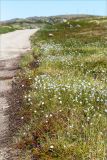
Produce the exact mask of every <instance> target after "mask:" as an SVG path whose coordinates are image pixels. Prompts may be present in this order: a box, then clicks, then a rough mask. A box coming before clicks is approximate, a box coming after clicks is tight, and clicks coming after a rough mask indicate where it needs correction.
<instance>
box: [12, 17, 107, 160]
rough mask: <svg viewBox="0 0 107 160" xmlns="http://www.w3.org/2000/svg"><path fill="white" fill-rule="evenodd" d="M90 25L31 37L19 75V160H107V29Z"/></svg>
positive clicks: (53, 28) (50, 28) (45, 30)
mask: <svg viewBox="0 0 107 160" xmlns="http://www.w3.org/2000/svg"><path fill="white" fill-rule="evenodd" d="M91 21H92V19H89V20H78V21H77V20H72V21H67V22H66V23H60V24H58V23H56V24H53V25H48V26H46V27H45V28H43V29H41V30H40V31H38V33H36V34H35V35H34V36H33V37H32V38H31V42H32V53H31V54H27V55H26V56H25V57H24V58H23V59H22V60H21V63H20V66H21V68H22V71H21V72H20V74H19V75H18V77H17V81H18V83H22V82H23V83H22V90H23V101H22V103H21V106H20V111H19V113H18V115H19V116H20V119H21V121H24V122H25V123H24V124H23V125H22V127H21V128H20V130H18V133H17V134H16V136H15V137H14V140H15V143H16V145H17V148H18V149H20V150H21V155H20V159H23V158H22V157H23V156H24V159H26V160H30V159H32V157H33V158H34V159H38V160H39V159H40V160H65V159H66V160H105V159H106V158H107V155H106V129H107V127H106V124H107V86H106V82H107V79H106V78H107V63H106V62H107V54H106V52H107V46H106V38H107V37H106V32H107V28H106V27H105V26H104V25H103V24H102V19H101V20H100V19H98V20H97V21H99V23H98V22H97V23H96V21H95V20H94V21H95V22H93V21H92V22H91ZM104 22H106V20H105V21H104ZM71 25H72V27H71ZM26 82H27V85H26ZM23 88H24V89H23Z"/></svg>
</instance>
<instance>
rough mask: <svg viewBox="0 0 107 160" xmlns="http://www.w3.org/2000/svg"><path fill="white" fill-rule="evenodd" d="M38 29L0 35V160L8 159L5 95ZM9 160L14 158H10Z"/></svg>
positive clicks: (7, 125) (7, 123)
mask: <svg viewBox="0 0 107 160" xmlns="http://www.w3.org/2000/svg"><path fill="white" fill-rule="evenodd" d="M37 30H38V29H26V30H17V31H14V32H10V33H6V34H3V35H0V160H7V159H8V160H10V158H9V150H10V148H9V147H8V143H9V139H10V137H9V135H8V132H9V115H8V114H7V109H9V105H8V102H7V98H6V94H7V92H9V91H10V90H11V82H12V78H13V77H14V75H15V72H16V70H17V66H18V61H19V59H20V56H21V55H22V54H23V53H25V52H26V51H27V50H29V49H30V41H29V38H30V36H31V35H32V34H33V33H34V32H36V31H37ZM11 160H14V158H12V157H11Z"/></svg>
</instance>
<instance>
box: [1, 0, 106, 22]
mask: <svg viewBox="0 0 107 160" xmlns="http://www.w3.org/2000/svg"><path fill="white" fill-rule="evenodd" d="M62 14H91V15H102V16H107V0H0V20H9V19H12V18H26V17H32V16H52V15H62Z"/></svg>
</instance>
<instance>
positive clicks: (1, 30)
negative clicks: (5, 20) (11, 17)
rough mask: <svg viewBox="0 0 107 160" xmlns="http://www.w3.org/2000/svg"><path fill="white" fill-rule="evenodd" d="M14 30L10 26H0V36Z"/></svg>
mask: <svg viewBox="0 0 107 160" xmlns="http://www.w3.org/2000/svg"><path fill="white" fill-rule="evenodd" d="M15 30H16V29H15V28H14V27H12V26H0V34H4V33H8V32H12V31H15Z"/></svg>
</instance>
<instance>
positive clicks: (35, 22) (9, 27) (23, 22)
mask: <svg viewBox="0 0 107 160" xmlns="http://www.w3.org/2000/svg"><path fill="white" fill-rule="evenodd" d="M99 18H104V17H101V16H93V15H83V14H79V15H77V14H75V15H57V16H50V17H37V16H35V17H28V18H14V19H11V20H6V21H0V34H4V33H7V32H11V31H14V30H18V29H33V28H37V27H39V28H41V27H44V26H45V25H46V24H55V23H63V22H65V21H66V20H77V21H78V20H80V19H81V20H82V19H85V20H86V19H87V20H91V19H92V20H93V19H99Z"/></svg>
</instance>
